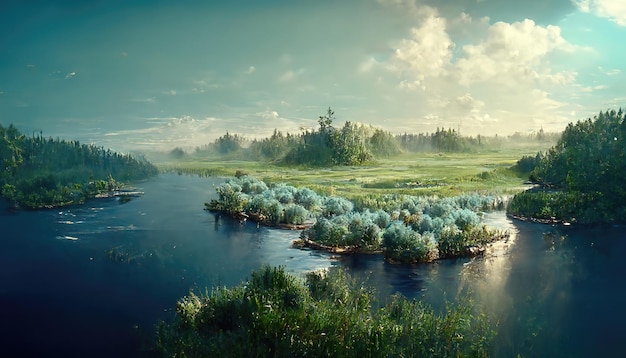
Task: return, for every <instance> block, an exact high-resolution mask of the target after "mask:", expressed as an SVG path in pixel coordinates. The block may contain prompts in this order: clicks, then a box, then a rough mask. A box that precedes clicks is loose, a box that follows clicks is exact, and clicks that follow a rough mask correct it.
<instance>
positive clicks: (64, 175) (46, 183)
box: [0, 125, 157, 208]
mask: <svg viewBox="0 0 626 358" xmlns="http://www.w3.org/2000/svg"><path fill="white" fill-rule="evenodd" d="M0 166H1V168H2V171H0V187H1V188H2V196H3V197H5V198H7V199H9V200H11V201H14V202H15V203H17V204H18V205H22V206H25V207H29V208H43V207H53V206H61V205H69V204H75V203H81V202H83V201H85V200H86V199H88V198H92V197H94V196H95V195H97V194H99V193H101V192H102V191H107V190H111V189H116V188H118V187H119V185H120V184H119V183H117V182H116V180H137V179H143V178H147V177H149V176H151V175H155V174H156V173H157V169H156V167H154V166H153V165H152V164H151V163H149V162H148V161H147V160H145V159H143V158H141V157H133V156H131V155H130V154H121V153H115V152H113V151H111V150H110V149H105V148H102V147H96V146H94V145H86V144H80V143H79V142H78V141H65V140H60V139H56V140H55V139H52V138H44V137H43V135H42V134H41V133H39V135H35V134H33V136H32V137H27V136H26V135H24V134H21V133H20V132H19V131H18V130H17V128H15V127H14V126H13V125H9V126H8V127H6V128H5V127H3V126H2V125H0ZM113 178H115V179H113Z"/></svg>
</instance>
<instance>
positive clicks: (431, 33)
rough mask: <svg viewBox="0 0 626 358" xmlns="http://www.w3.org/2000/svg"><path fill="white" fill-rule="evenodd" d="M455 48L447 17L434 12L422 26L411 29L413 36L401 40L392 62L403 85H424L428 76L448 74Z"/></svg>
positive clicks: (416, 86) (393, 69) (394, 70)
mask: <svg viewBox="0 0 626 358" xmlns="http://www.w3.org/2000/svg"><path fill="white" fill-rule="evenodd" d="M453 48H454V43H453V42H452V40H451V39H450V37H449V35H448V33H447V32H446V20H445V19H444V18H442V17H438V16H435V14H431V16H429V17H427V18H426V19H425V20H424V21H423V22H422V24H421V25H420V26H419V27H416V28H413V29H411V37H410V38H406V39H402V40H400V41H399V42H398V43H397V45H396V46H395V49H394V53H393V56H392V57H391V58H390V60H389V63H388V66H389V69H390V70H391V71H393V72H395V73H396V74H397V75H398V76H399V77H400V78H402V80H401V87H403V88H410V89H413V88H422V89H424V88H425V83H424V82H425V79H426V78H427V77H440V76H443V75H445V74H446V72H447V69H448V67H449V66H450V60H451V58H452V50H453Z"/></svg>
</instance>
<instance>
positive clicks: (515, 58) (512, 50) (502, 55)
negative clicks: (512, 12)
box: [456, 19, 574, 85]
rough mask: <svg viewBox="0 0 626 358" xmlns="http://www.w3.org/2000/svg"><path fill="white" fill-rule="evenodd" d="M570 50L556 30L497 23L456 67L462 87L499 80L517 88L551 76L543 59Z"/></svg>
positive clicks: (465, 49) (467, 47)
mask: <svg viewBox="0 0 626 358" xmlns="http://www.w3.org/2000/svg"><path fill="white" fill-rule="evenodd" d="M573 49H574V47H573V46H572V45H571V44H569V43H568V42H567V41H566V40H565V39H564V38H563V37H562V36H561V30H560V28H559V27H557V26H547V27H542V26H539V25H536V24H535V22H534V21H532V20H528V19H526V20H524V21H522V22H515V23H512V24H509V23H505V22H496V23H495V24H493V25H492V26H491V27H490V29H489V33H488V35H487V38H486V39H485V40H483V41H481V42H480V43H479V44H476V45H465V46H464V47H463V55H462V57H461V58H460V59H459V60H458V61H457V62H456V67H457V70H458V75H459V79H460V82H461V83H462V84H465V85H468V84H471V83H474V82H480V81H486V80H490V79H498V78H500V79H504V80H506V82H509V83H511V81H512V83H513V84H516V83H519V82H520V81H521V80H534V79H540V78H541V77H544V76H549V75H551V71H550V70H549V68H548V67H546V66H547V65H546V64H545V63H544V62H543V61H544V59H545V57H546V55H547V54H548V53H550V52H552V51H557V50H560V51H573ZM538 68H542V69H543V71H538ZM570 76H571V74H570ZM562 77H567V75H566V74H563V75H562ZM500 82H503V81H500Z"/></svg>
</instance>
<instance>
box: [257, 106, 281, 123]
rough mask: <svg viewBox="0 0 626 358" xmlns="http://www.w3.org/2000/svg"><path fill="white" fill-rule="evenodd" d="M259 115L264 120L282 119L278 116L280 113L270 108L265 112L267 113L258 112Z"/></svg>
mask: <svg viewBox="0 0 626 358" xmlns="http://www.w3.org/2000/svg"><path fill="white" fill-rule="evenodd" d="M257 115H258V116H259V117H262V118H264V119H272V120H277V119H279V118H280V116H279V115H278V112H276V111H272V110H270V109H269V108H268V109H266V110H265V111H263V112H258V113H257Z"/></svg>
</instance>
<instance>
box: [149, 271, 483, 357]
mask: <svg viewBox="0 0 626 358" xmlns="http://www.w3.org/2000/svg"><path fill="white" fill-rule="evenodd" d="M473 310H474V309H473V307H472V305H471V303H470V302H469V301H468V300H462V301H461V302H460V303H459V304H457V305H454V306H453V305H450V304H449V305H448V306H447V307H446V309H445V310H444V311H443V312H441V313H438V312H436V311H435V310H433V309H432V308H431V307H428V306H426V305H424V304H422V303H420V302H417V301H408V300H407V299H405V298H403V297H402V296H399V295H397V296H393V297H392V298H391V299H390V301H389V302H388V303H387V304H386V305H385V306H384V307H380V306H378V305H374V304H373V299H372V295H371V293H370V291H369V290H367V289H366V288H364V287H362V286H359V285H356V284H355V282H354V281H351V280H350V279H349V278H348V277H347V276H346V274H345V273H344V272H342V271H340V270H331V271H329V272H327V273H311V274H308V275H307V277H306V279H304V280H302V279H300V278H297V277H294V276H292V275H289V274H287V273H286V272H285V270H284V269H283V268H271V267H269V266H265V267H263V268H261V269H260V270H258V271H256V272H253V273H252V276H251V278H250V280H249V281H248V282H247V283H246V284H242V285H239V286H237V287H234V288H216V289H214V290H213V291H212V292H211V293H210V294H204V295H196V294H194V293H191V294H190V295H189V296H187V297H185V298H183V299H181V300H179V302H178V303H177V305H176V316H175V317H174V319H173V321H171V322H170V323H166V322H161V323H160V324H159V325H158V326H157V345H158V348H159V350H160V351H161V352H162V353H163V355H164V356H166V357H390V356H391V357H407V356H413V357H486V356H488V353H489V346H490V342H491V341H492V338H493V336H494V332H493V330H492V329H491V328H490V324H489V321H488V320H487V319H486V317H485V316H484V315H480V314H474V312H473Z"/></svg>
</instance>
